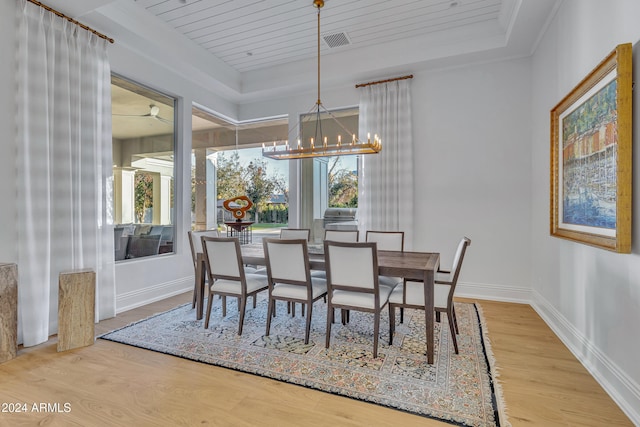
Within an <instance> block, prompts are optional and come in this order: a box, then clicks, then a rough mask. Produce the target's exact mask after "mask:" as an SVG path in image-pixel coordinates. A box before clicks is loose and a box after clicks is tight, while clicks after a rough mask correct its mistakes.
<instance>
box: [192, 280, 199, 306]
mask: <svg viewBox="0 0 640 427" xmlns="http://www.w3.org/2000/svg"><path fill="white" fill-rule="evenodd" d="M196 293H198V281H197V280H196V284H195V285H194V286H193V301H192V302H191V308H196Z"/></svg>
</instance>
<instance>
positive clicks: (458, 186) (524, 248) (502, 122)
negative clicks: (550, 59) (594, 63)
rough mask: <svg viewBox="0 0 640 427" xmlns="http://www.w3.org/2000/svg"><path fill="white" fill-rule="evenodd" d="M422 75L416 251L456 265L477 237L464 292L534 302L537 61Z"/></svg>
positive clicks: (415, 98)
mask: <svg viewBox="0 0 640 427" xmlns="http://www.w3.org/2000/svg"><path fill="white" fill-rule="evenodd" d="M414 75H415V77H414V79H413V82H412V102H413V123H414V132H413V133H414V144H415V147H414V157H415V163H414V171H415V184H414V185H415V192H416V194H415V202H414V203H415V207H414V209H415V219H414V224H415V226H416V236H415V238H414V242H415V249H419V250H433V251H437V252H441V253H442V263H443V264H444V265H445V266H446V267H447V268H448V267H449V266H450V263H451V262H452V258H453V252H454V250H455V245H456V244H457V242H458V241H459V240H460V238H461V237H462V236H467V237H469V238H470V239H471V246H470V247H469V249H468V250H467V254H466V255H465V260H464V267H463V270H462V273H461V278H460V280H461V282H462V283H461V287H460V294H461V295H462V294H464V295H468V296H470V295H475V296H479V297H485V298H486V297H491V298H493V299H502V300H520V301H523V300H524V301H526V300H528V297H529V286H530V284H529V277H530V270H529V269H530V263H529V257H530V249H529V248H530V242H529V240H530V235H531V233H530V224H531V213H530V212H531V203H530V200H531V182H530V179H531V161H530V158H529V135H530V125H529V120H530V119H529V118H530V115H531V107H530V106H531V93H530V90H529V85H530V81H531V74H530V62H529V60H528V59H516V60H509V61H502V62H494V63H487V64H476V65H469V66H467V67H461V68H455V69H447V70H439V71H430V72H416V73H414Z"/></svg>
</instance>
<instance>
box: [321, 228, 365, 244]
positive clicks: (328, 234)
mask: <svg viewBox="0 0 640 427" xmlns="http://www.w3.org/2000/svg"><path fill="white" fill-rule="evenodd" d="M359 234H360V232H359V231H358V230H325V231H324V239H323V240H331V241H332V242H357V241H358V235H359Z"/></svg>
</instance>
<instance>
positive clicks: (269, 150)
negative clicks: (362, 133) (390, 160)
mask: <svg viewBox="0 0 640 427" xmlns="http://www.w3.org/2000/svg"><path fill="white" fill-rule="evenodd" d="M313 6H314V7H315V8H317V9H318V100H317V101H316V103H315V104H314V106H313V107H312V108H311V110H309V113H307V114H306V116H309V115H310V114H311V112H312V111H314V110H315V117H316V129H315V137H314V138H310V140H309V145H303V144H302V143H301V141H300V138H298V144H297V145H296V146H295V147H292V146H290V145H289V141H285V143H284V144H281V145H278V144H277V143H276V142H275V141H274V143H273V146H272V147H271V146H270V147H267V146H265V145H264V144H262V155H263V156H264V157H269V158H272V159H276V160H287V159H304V158H308V157H327V156H342V155H353V154H376V153H379V152H380V150H382V140H381V139H380V138H379V137H378V135H374V136H373V138H371V134H370V133H368V134H367V140H366V141H360V139H358V137H357V136H356V134H355V133H351V132H349V131H348V130H347V129H346V128H345V127H344V126H343V125H342V123H340V121H338V119H337V118H336V117H335V116H334V115H333V114H331V112H329V111H328V110H327V109H326V108H324V105H322V101H320V9H321V8H322V7H323V6H324V0H313ZM321 114H326V115H327V116H328V117H329V118H331V119H332V120H333V121H335V122H336V123H337V125H338V126H339V127H340V128H341V129H343V130H344V131H345V132H346V134H347V135H350V141H347V142H345V143H343V142H342V135H338V137H337V140H336V141H332V142H329V141H328V138H327V137H326V136H323V135H322V120H321ZM296 127H297V128H300V126H296Z"/></svg>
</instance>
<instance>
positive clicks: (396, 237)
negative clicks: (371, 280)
mask: <svg viewBox="0 0 640 427" xmlns="http://www.w3.org/2000/svg"><path fill="white" fill-rule="evenodd" d="M365 238H366V241H367V242H376V243H377V244H378V250H379V251H399V252H402V251H403V250H404V231H370V230H367V233H366V235H365ZM401 282H402V277H390V276H380V284H381V285H382V286H390V287H391V288H393V287H395V286H396V285H398V284H399V283H401Z"/></svg>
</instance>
